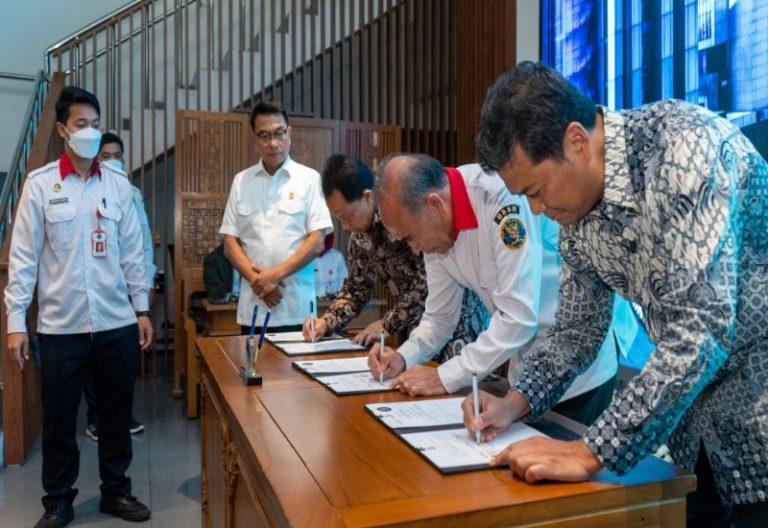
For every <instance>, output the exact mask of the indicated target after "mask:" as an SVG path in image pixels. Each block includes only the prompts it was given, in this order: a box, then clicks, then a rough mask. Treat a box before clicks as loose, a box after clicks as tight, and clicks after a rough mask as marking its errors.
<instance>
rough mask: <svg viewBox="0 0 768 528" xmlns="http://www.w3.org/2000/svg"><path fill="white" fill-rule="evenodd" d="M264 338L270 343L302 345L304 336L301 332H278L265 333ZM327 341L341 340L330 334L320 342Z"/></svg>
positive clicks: (336, 335) (337, 336)
mask: <svg viewBox="0 0 768 528" xmlns="http://www.w3.org/2000/svg"><path fill="white" fill-rule="evenodd" d="M264 338H265V339H266V340H267V341H270V342H272V343H304V342H305V340H304V334H303V333H302V332H278V333H266V334H264ZM329 339H343V337H341V336H340V335H339V334H331V335H329V336H325V337H321V338H320V341H328V340H329Z"/></svg>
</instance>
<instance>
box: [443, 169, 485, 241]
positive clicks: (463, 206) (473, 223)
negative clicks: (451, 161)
mask: <svg viewBox="0 0 768 528" xmlns="http://www.w3.org/2000/svg"><path fill="white" fill-rule="evenodd" d="M445 173H446V174H447V175H448V184H449V185H450V187H451V206H452V207H453V239H454V240H456V239H457V238H459V231H463V230H465V229H477V217H476V216H475V210H474V209H473V208H472V202H470V201H469V194H467V186H466V184H465V183H464V178H462V176H461V173H460V172H459V171H458V169H455V168H453V167H446V168H445Z"/></svg>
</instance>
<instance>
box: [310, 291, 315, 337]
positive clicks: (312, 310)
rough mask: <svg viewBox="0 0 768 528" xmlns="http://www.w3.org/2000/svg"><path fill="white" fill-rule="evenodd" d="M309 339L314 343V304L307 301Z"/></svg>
mask: <svg viewBox="0 0 768 528" xmlns="http://www.w3.org/2000/svg"><path fill="white" fill-rule="evenodd" d="M309 338H310V339H311V340H312V342H313V343H314V342H315V302H314V301H309Z"/></svg>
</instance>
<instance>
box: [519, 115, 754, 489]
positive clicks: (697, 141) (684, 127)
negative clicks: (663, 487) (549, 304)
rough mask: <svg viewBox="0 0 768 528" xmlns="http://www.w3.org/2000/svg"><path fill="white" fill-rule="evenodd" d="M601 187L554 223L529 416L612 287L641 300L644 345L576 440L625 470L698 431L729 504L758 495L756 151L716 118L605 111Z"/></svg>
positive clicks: (581, 359) (576, 357) (574, 355)
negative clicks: (583, 211) (556, 278)
mask: <svg viewBox="0 0 768 528" xmlns="http://www.w3.org/2000/svg"><path fill="white" fill-rule="evenodd" d="M602 113H603V116H604V132H605V156H606V159H605V191H604V195H603V199H602V201H601V202H600V203H599V204H598V205H597V206H596V207H595V208H594V209H593V210H592V211H591V212H590V213H589V214H587V215H586V216H585V217H584V218H582V219H581V220H579V221H578V222H577V223H576V224H574V225H572V226H568V227H564V228H563V229H562V230H561V235H560V248H561V254H562V256H563V261H564V263H565V264H564V266H563V279H562V282H561V286H560V291H561V302H560V307H559V309H558V312H557V322H556V324H555V327H554V329H553V332H551V334H550V336H549V337H548V339H547V341H546V343H545V346H543V347H541V348H539V349H538V350H537V351H536V353H534V354H531V355H530V356H528V357H527V358H526V362H525V371H524V373H523V375H522V376H521V377H520V381H519V382H518V384H517V389H518V390H520V391H521V392H522V393H523V395H524V396H525V397H526V399H527V400H528V403H530V405H531V418H532V419H535V418H536V417H538V416H541V415H542V414H543V413H544V412H545V411H546V410H547V409H549V408H550V407H551V406H552V405H554V403H555V402H556V401H557V399H558V398H560V395H561V394H562V393H563V391H564V390H565V388H566V387H567V386H568V383H569V382H570V380H572V379H573V377H574V376H575V375H577V374H578V373H580V372H582V371H583V370H584V368H585V367H586V366H587V365H589V363H590V361H592V358H593V357H594V354H595V350H596V349H597V340H598V339H599V336H600V335H602V332H603V331H604V328H606V327H607V319H608V317H609V314H610V293H611V291H615V292H617V293H619V294H621V295H622V296H623V297H625V298H626V299H628V300H631V301H634V302H636V303H638V304H639V305H640V306H641V307H642V309H643V314H644V316H645V323H646V326H647V329H648V334H649V337H650V339H651V341H653V342H654V343H656V345H657V346H656V349H655V351H654V352H653V354H652V355H651V357H650V358H649V359H648V362H647V363H646V365H645V366H644V367H643V370H642V371H641V372H640V374H638V375H637V376H635V377H634V378H633V379H632V380H631V381H630V382H629V384H628V385H627V387H626V389H625V390H623V391H621V392H620V393H618V394H617V396H616V398H615V399H614V401H613V403H612V404H611V405H610V406H609V407H608V408H607V409H606V410H605V412H603V414H602V415H601V416H600V417H599V418H598V419H597V420H596V421H595V423H594V424H593V425H592V426H591V427H590V428H589V430H588V431H587V434H586V438H585V441H586V443H587V445H588V446H589V448H590V449H591V450H592V452H593V453H594V454H595V455H596V456H597V457H598V458H599V459H600V461H601V462H602V463H603V464H604V465H605V466H606V467H607V468H608V469H610V470H612V471H615V472H617V473H619V474H623V473H626V472H627V471H629V470H630V469H631V468H632V467H633V466H634V465H635V464H637V463H638V462H639V461H640V460H642V459H643V458H644V457H645V456H646V455H648V454H650V453H653V452H654V451H655V450H656V449H657V448H658V447H659V445H660V444H662V443H665V442H666V443H667V445H668V446H669V448H670V453H671V454H672V457H673V458H674V460H675V462H676V463H677V464H681V465H683V466H685V467H688V468H689V469H693V468H694V467H695V465H696V460H697V457H698V454H699V447H700V445H702V444H703V445H704V448H705V449H706V452H707V455H708V457H709V460H710V461H711V462H712V470H713V474H714V479H715V483H716V485H717V488H718V491H719V493H720V495H721V496H722V497H723V498H724V499H726V501H727V502H730V503H736V504H743V503H747V502H757V501H765V500H766V499H768V479H767V478H766V474H767V473H766V472H767V471H768V470H767V469H766V468H768V354H767V353H766V351H767V350H768V164H767V163H766V161H765V160H764V159H763V158H762V157H761V156H760V155H759V154H758V153H757V151H756V150H755V148H754V146H752V144H751V143H750V142H749V141H748V140H747V139H746V138H745V137H744V135H743V134H742V133H741V132H740V131H739V130H738V129H737V128H736V127H735V126H734V125H733V124H732V123H729V122H728V121H726V120H724V119H722V118H720V117H718V116H716V115H715V114H713V113H711V112H709V111H708V110H705V109H703V108H700V107H698V106H694V105H690V104H688V103H682V102H679V101H660V102H657V103H652V104H649V105H645V106H643V107H640V108H638V109H634V110H628V111H624V112H621V113H617V112H612V111H608V110H605V109H603V110H602Z"/></svg>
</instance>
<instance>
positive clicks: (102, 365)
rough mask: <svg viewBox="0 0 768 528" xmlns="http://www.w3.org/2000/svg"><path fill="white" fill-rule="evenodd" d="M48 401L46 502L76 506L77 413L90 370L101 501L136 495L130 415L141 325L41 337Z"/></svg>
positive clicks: (45, 402) (45, 408) (45, 422)
mask: <svg viewBox="0 0 768 528" xmlns="http://www.w3.org/2000/svg"><path fill="white" fill-rule="evenodd" d="M39 341H40V357H41V358H42V369H41V375H42V396H43V413H44V416H43V489H44V490H45V492H46V496H45V497H44V498H43V500H44V502H45V501H46V499H48V500H50V499H66V500H69V501H72V500H74V498H75V496H76V495H77V490H76V489H73V488H72V486H74V484H75V481H77V475H78V472H79V469H80V451H79V449H78V447H77V438H76V435H77V409H78V406H79V405H80V393H81V392H82V390H83V381H84V379H85V375H86V371H87V370H88V369H90V370H91V373H92V375H93V386H94V390H95V395H96V411H97V413H98V418H99V475H100V477H101V493H102V495H125V494H129V493H130V492H131V479H130V478H128V477H126V476H125V472H126V471H127V469H128V466H129V465H130V464H131V458H132V457H133V451H132V447H131V433H130V422H131V409H132V407H133V386H134V382H135V381H136V374H137V372H138V357H137V355H136V348H137V347H138V346H139V344H138V341H139V334H138V328H137V325H136V324H132V325H129V326H125V327H122V328H117V329H114V330H107V331H104V332H96V333H93V334H71V335H53V334H40V335H39Z"/></svg>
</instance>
